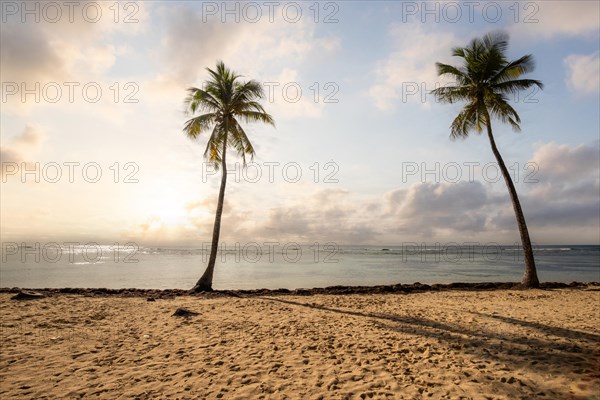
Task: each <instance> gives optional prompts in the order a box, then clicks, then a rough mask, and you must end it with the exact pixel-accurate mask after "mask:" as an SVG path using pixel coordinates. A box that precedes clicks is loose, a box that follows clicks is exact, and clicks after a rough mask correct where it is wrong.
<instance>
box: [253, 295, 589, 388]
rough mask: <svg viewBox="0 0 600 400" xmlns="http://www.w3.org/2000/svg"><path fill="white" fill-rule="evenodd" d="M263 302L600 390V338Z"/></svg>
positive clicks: (482, 316) (489, 320)
mask: <svg viewBox="0 0 600 400" xmlns="http://www.w3.org/2000/svg"><path fill="white" fill-rule="evenodd" d="M260 298H261V299H263V300H266V301H273V302H280V303H285V304H288V305H294V306H300V307H307V308H311V309H316V310H320V311H324V312H331V313H338V314H344V315H350V316H355V317H360V318H368V319H371V320H372V323H373V324H374V325H375V326H376V327H377V328H379V329H381V330H388V331H393V332H397V333H401V334H405V335H413V336H420V337H422V338H426V339H430V340H433V341H436V342H437V343H438V344H439V346H440V347H442V346H446V347H448V348H451V349H453V350H458V351H460V352H462V353H463V355H466V356H470V357H472V358H473V359H474V360H476V361H477V362H481V363H487V364H492V363H497V364H500V365H502V364H504V365H505V366H508V367H509V369H510V370H513V371H517V370H520V371H524V372H526V373H534V374H538V375H545V376H547V377H548V378H549V381H550V380H551V379H552V378H553V376H556V375H557V374H560V375H565V376H569V375H570V376H572V377H573V376H574V377H575V379H576V380H578V381H581V383H580V386H582V387H584V386H593V385H597V384H598V382H599V381H600V346H599V343H600V335H597V334H594V333H589V332H582V331H579V330H572V329H567V328H562V327H558V326H552V325H548V324H543V323H539V322H532V321H525V320H522V319H518V318H513V317H507V316H502V315H495V313H494V314H487V313H481V312H474V311H466V310H465V311H461V312H462V313H464V317H463V318H462V320H461V321H460V322H457V321H446V322H441V321H437V320H434V319H431V318H427V317H423V316H402V315H395V314H389V313H376V312H363V311H352V310H345V309H339V308H333V307H327V306H322V305H318V304H314V303H313V304H310V303H303V302H299V301H294V300H288V299H284V298H280V297H278V298H274V297H260ZM468 316H472V317H474V319H475V320H476V321H478V322H483V323H484V324H487V325H489V327H486V326H485V325H479V324H478V326H477V327H474V326H473V325H470V324H469V323H468V322H467V321H468V320H469V318H468ZM440 318H444V315H440ZM471 320H473V319H472V318H471ZM494 322H496V324H494ZM498 322H499V323H503V325H504V326H506V325H508V327H507V328H508V329H507V328H506V327H505V328H500V329H499V326H498V324H497V323H498ZM402 356H403V354H398V357H402ZM515 381H516V382H517V383H518V384H519V385H521V386H529V387H530V388H531V389H532V390H534V391H546V390H551V391H553V392H554V394H555V395H560V396H561V398H565V399H584V398H580V397H576V396H573V395H572V394H571V393H568V392H566V391H564V389H565V388H560V387H552V386H551V384H550V382H548V383H547V385H546V387H540V385H535V384H534V383H533V382H527V381H526V380H521V379H514V378H513V379H510V378H509V380H508V383H512V382H515ZM506 394H507V395H508V394H509V393H506ZM540 394H541V393H540ZM541 395H542V396H543V394H541ZM598 396H599V397H593V398H592V399H594V400H596V399H600V393H599V394H598ZM586 399H587V398H586Z"/></svg>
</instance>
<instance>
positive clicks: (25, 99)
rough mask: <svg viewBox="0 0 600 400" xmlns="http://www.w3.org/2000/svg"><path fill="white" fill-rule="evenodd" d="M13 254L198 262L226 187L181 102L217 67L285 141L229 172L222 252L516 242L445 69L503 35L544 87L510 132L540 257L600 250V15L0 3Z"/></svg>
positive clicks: (566, 6)
mask: <svg viewBox="0 0 600 400" xmlns="http://www.w3.org/2000/svg"><path fill="white" fill-rule="evenodd" d="M0 3H1V12H2V21H1V22H2V23H1V39H0V40H1V43H0V44H1V57H0V59H1V61H0V63H1V65H0V75H1V76H0V78H1V81H2V100H1V103H0V105H1V112H0V117H1V123H0V129H1V131H0V132H1V137H0V150H1V162H2V184H1V186H2V190H1V191H0V192H1V193H0V217H1V225H0V233H1V236H2V241H3V242H6V241H27V242H33V241H40V242H58V243H63V242H76V243H88V242H91V241H95V242H100V243H119V244H121V243H127V242H132V241H133V242H136V243H138V244H140V245H157V246H198V247H199V246H200V243H202V242H207V241H209V240H210V237H211V234H212V225H213V220H214V211H215V209H216V200H217V194H218V189H219V184H220V178H219V175H218V173H216V172H215V171H213V170H212V169H211V167H210V165H208V164H207V163H206V162H205V161H204V160H203V158H202V156H203V152H204V147H205V145H206V137H205V136H203V137H200V138H199V139H198V140H197V141H192V140H190V139H189V138H187V137H186V136H185V135H184V133H183V132H182V128H183V125H184V123H185V121H186V120H187V119H188V118H190V115H188V114H186V112H185V107H184V102H183V101H184V98H185V95H186V89H187V88H189V87H200V86H201V85H202V82H203V81H205V80H206V79H207V72H206V68H207V67H214V66H215V64H216V62H217V61H218V60H222V61H224V62H225V64H226V65H227V66H229V67H230V68H232V69H233V70H234V71H236V72H238V73H239V74H240V75H242V78H241V79H242V80H247V79H255V80H257V81H259V82H262V83H263V84H264V87H265V91H266V98H265V99H264V100H263V105H264V107H265V109H266V110H267V111H268V112H269V113H270V114H271V115H272V116H273V117H274V119H275V121H276V127H274V128H273V127H271V126H261V125H258V124H251V125H247V126H246V127H245V129H246V132H248V134H249V136H250V139H251V140H252V142H253V144H254V147H255V149H256V153H257V155H256V157H255V159H254V160H253V163H251V164H249V165H248V166H247V168H246V169H245V170H244V169H243V168H242V166H241V160H239V159H238V158H236V157H235V155H234V154H233V153H232V154H231V156H230V157H229V161H230V164H229V180H228V185H227V192H226V198H225V209H224V214H223V225H222V230H221V238H222V240H223V241H225V242H226V243H229V244H232V243H233V242H241V243H244V242H258V243H266V242H279V243H282V242H291V241H293V242H297V243H314V242H317V243H324V242H336V243H338V244H341V245H349V244H401V243H407V242H422V243H423V242H424V243H427V244H434V243H450V242H452V243H459V244H460V243H473V242H480V243H482V244H483V243H490V242H494V243H516V242H518V241H519V235H518V230H517V226H516V222H515V216H514V212H513V209H512V205H511V203H510V199H509V196H508V192H507V190H506V185H505V183H504V181H503V180H502V178H501V176H499V175H498V170H497V167H496V166H495V163H494V157H493V154H492V152H491V148H490V145H489V142H488V140H487V138H486V136H485V135H481V136H480V135H477V134H476V133H473V134H472V135H471V136H470V137H469V138H467V139H465V140H456V141H452V140H451V139H450V138H449V126H450V124H451V122H452V119H453V118H454V116H455V115H456V114H457V113H458V111H459V110H460V105H456V104H454V105H447V104H440V103H438V102H436V100H435V98H434V97H433V96H432V95H431V94H429V91H430V90H431V89H434V88H435V87H437V86H439V85H444V84H447V83H449V81H447V80H445V78H440V77H438V76H437V75H436V70H435V62H436V61H440V62H445V63H454V64H456V63H458V62H459V61H458V60H457V59H456V58H453V57H452V56H451V49H452V48H453V47H455V46H465V45H467V44H468V42H469V41H470V40H471V39H473V38H475V37H479V36H482V35H484V34H486V33H488V32H490V31H494V30H503V31H505V32H506V33H508V34H509V35H510V48H509V50H508V56H509V58H511V59H516V58H518V57H520V56H522V55H524V54H532V55H533V56H534V58H535V60H536V69H535V71H533V72H532V73H531V74H529V75H528V77H531V78H535V79H539V80H541V81H542V82H543V83H544V89H543V90H529V91H525V92H523V93H521V94H520V95H519V96H515V98H513V99H512V100H511V102H512V104H513V106H514V107H515V108H516V109H517V111H518V112H519V114H520V116H521V119H522V124H521V127H522V131H521V132H519V133H516V132H513V131H512V129H511V128H510V127H508V126H504V125H502V124H501V123H500V122H499V121H494V123H493V127H494V134H495V137H496V141H497V144H498V147H499V149H500V152H501V154H502V156H503V157H504V160H505V162H506V164H507V165H508V166H509V168H510V170H511V173H512V174H513V179H514V180H515V184H516V187H517V190H518V192H519V196H520V199H521V202H522V205H523V210H524V213H525V218H526V220H527V222H528V226H529V231H530V234H531V238H532V241H533V242H534V243H536V244H600V176H599V174H600V172H599V171H600V160H599V158H600V155H599V154H600V149H599V147H600V145H599V140H600V137H599V135H600V134H599V132H600V121H599V120H600V115H599V109H600V104H599V94H600V93H599V92H600V71H599V69H600V61H599V56H600V55H599V52H600V21H599V15H600V10H599V4H600V3H598V2H596V1H580V2H578V1H523V2H511V1H502V2H483V1H479V2H478V1H475V2H454V1H439V2H421V1H419V2H407V1H388V2H386V1H338V2H335V1H333V2H315V1H309V2H285V1H274V2H262V1H258V2H227V3H224V2H220V1H219V2H200V1H182V2H178V1H170V2H168V3H167V2H160V1H146V2H142V1H137V2H136V1H130V2H112V1H110V2H109V1H98V2H93V1H86V2H79V1H76V2H70V3H69V2H67V3H66V4H65V3H64V2H36V1H32V2H27V3H24V2H20V1H19V2H14V1H1V2H0Z"/></svg>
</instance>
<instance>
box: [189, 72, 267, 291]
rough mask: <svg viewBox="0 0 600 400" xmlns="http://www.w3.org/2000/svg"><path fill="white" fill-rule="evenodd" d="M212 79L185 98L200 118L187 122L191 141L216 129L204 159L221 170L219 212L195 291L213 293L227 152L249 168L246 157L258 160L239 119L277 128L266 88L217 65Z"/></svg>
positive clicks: (225, 180) (192, 111) (191, 111)
mask: <svg viewBox="0 0 600 400" xmlns="http://www.w3.org/2000/svg"><path fill="white" fill-rule="evenodd" d="M207 71H208V73H209V74H210V79H209V80H208V81H207V82H205V88H204V89H198V88H195V87H192V88H189V89H188V90H187V91H188V96H187V97H186V99H185V105H186V110H187V111H188V112H189V113H191V114H192V115H194V114H195V113H196V112H198V113H199V114H200V115H198V116H197V117H193V118H191V119H189V120H188V121H186V123H185V126H184V128H183V131H184V133H185V134H186V135H187V136H188V137H189V138H191V139H196V138H198V137H199V136H200V135H201V134H202V133H203V132H207V131H209V130H212V133H211V135H210V138H209V139H208V143H207V144H206V151H205V152H204V158H205V159H206V160H207V161H208V162H210V163H212V164H213V165H214V167H215V169H217V170H218V169H219V168H220V169H221V188H220V190H219V200H218V203H217V211H216V213H215V224H214V227H213V236H212V244H211V249H210V258H209V260H208V266H207V267H206V270H205V271H204V274H203V275H202V277H201V278H200V279H199V280H198V282H197V283H196V285H195V286H194V287H193V288H192V291H195V292H200V291H210V290H212V281H213V273H214V270H215V261H216V259H217V248H218V246H219V235H220V232H221V215H222V214H223V200H224V198H225V184H226V183H227V164H226V161H225V159H226V155H227V149H230V148H233V149H234V150H235V151H236V152H237V154H238V155H239V156H241V157H242V160H243V162H244V166H245V165H246V155H249V156H250V157H251V158H253V157H254V154H255V153H254V147H253V146H252V143H251V142H250V139H248V136H247V135H246V132H244V129H243V128H242V125H241V124H240V123H239V121H238V120H241V121H243V122H264V123H267V124H270V125H273V126H275V122H274V120H273V117H271V116H270V115H269V114H267V113H266V112H265V110H264V108H263V107H262V105H260V104H259V103H258V100H260V99H262V98H263V97H264V91H263V87H262V85H261V84H260V83H259V82H257V81H255V80H250V81H247V82H242V81H239V80H238V78H240V75H237V74H236V73H235V72H233V71H231V70H230V69H229V68H227V67H226V66H225V64H223V62H222V61H219V62H217V68H216V69H215V70H212V69H210V68H207Z"/></svg>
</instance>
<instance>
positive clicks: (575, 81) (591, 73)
mask: <svg viewBox="0 0 600 400" xmlns="http://www.w3.org/2000/svg"><path fill="white" fill-rule="evenodd" d="M564 63H565V66H566V68H567V86H568V87H569V89H571V90H572V91H574V92H576V93H577V94H582V95H586V94H597V93H600V53H599V52H595V53H593V54H588V55H578V54H571V55H569V56H568V57H567V58H565V60H564Z"/></svg>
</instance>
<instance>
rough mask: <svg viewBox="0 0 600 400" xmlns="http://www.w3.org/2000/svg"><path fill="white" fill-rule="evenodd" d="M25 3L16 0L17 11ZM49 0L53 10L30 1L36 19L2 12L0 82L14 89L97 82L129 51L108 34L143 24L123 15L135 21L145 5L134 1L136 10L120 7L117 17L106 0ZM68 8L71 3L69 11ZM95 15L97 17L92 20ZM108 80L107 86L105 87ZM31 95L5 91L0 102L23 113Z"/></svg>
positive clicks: (31, 104) (136, 30)
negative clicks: (70, 1) (68, 0)
mask: <svg viewBox="0 0 600 400" xmlns="http://www.w3.org/2000/svg"><path fill="white" fill-rule="evenodd" d="M25 4H26V3H18V4H17V3H16V2H15V5H16V7H17V10H18V9H19V8H20V7H30V6H26V5H25ZM51 4H53V5H52V6H51V7H50V8H51V9H52V10H50V11H43V10H44V9H46V8H47V6H46V4H45V3H44V2H39V3H32V5H31V7H30V8H29V9H31V10H33V9H34V8H37V9H38V10H39V14H38V16H37V17H38V19H39V21H38V22H36V15H35V14H28V15H27V17H26V18H24V22H23V20H22V19H23V17H22V15H21V13H20V12H17V13H16V14H14V15H12V14H11V15H3V18H5V19H6V21H5V22H3V23H2V24H1V27H0V31H1V35H0V49H1V56H2V57H0V69H1V70H2V81H3V84H6V83H10V84H11V87H12V84H16V85H17V87H18V88H19V92H22V89H24V88H26V89H27V90H33V89H34V88H36V85H39V88H40V89H38V93H40V92H41V90H42V88H43V87H44V86H45V85H47V84H52V85H56V84H57V85H63V84H64V82H74V83H78V84H79V85H84V84H86V83H88V82H102V81H103V80H104V79H106V76H105V75H106V73H107V72H109V71H110V69H111V68H112V67H113V65H114V64H115V62H116V60H117V59H118V57H119V56H121V55H123V54H125V53H126V52H127V51H128V49H127V47H126V46H124V45H121V44H119V43H112V41H113V37H112V34H113V33H115V32H119V33H120V34H137V33H139V32H140V31H141V27H142V26H144V25H143V24H140V23H137V24H136V23H133V24H126V23H124V22H123V19H124V18H125V16H126V15H129V14H131V11H135V13H134V14H132V15H135V16H136V18H138V21H139V20H140V19H142V18H143V17H144V16H145V15H146V9H147V6H146V5H144V4H143V2H138V3H135V10H123V9H121V10H120V14H119V15H118V17H117V16H116V15H115V10H116V8H115V7H114V6H113V4H112V3H107V2H106V3H104V2H95V1H83V2H76V3H73V4H71V5H70V6H69V5H66V3H65V4H63V3H60V2H52V3H51ZM128 4H129V3H128ZM131 4H134V3H133V2H132V3H131ZM70 7H73V8H72V9H71V11H69V8H70ZM111 7H112V8H111ZM123 7H125V6H123ZM56 10H58V11H56ZM83 10H87V11H83ZM125 11H129V13H127V12H125ZM57 12H58V14H56V13H57ZM57 15H58V16H59V17H57ZM96 16H100V17H98V18H97V19H96ZM55 19H56V20H55ZM115 19H117V20H118V22H115ZM121 42H123V41H121ZM107 82H108V80H107ZM111 83H112V82H111ZM111 83H108V84H107V85H106V88H107V89H106V90H108V86H109V85H110V84H111ZM3 90H4V88H3ZM63 90H64V91H65V92H68V90H69V89H68V88H67V87H66V86H65V87H63ZM52 93H54V92H52ZM30 98H31V99H32V98H33V96H28V97H26V98H25V100H26V101H22V96H21V95H20V94H17V95H10V96H7V97H6V99H7V101H6V102H4V101H3V103H4V106H5V107H4V108H3V113H8V114H16V115H24V114H25V115H26V114H28V113H29V112H31V109H32V108H33V107H35V106H36V105H37V104H38V103H36V102H34V101H31V100H29V99H30ZM63 98H64V99H68V96H62V97H61V100H62V99H63ZM52 102H53V101H52ZM42 103H43V102H42Z"/></svg>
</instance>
